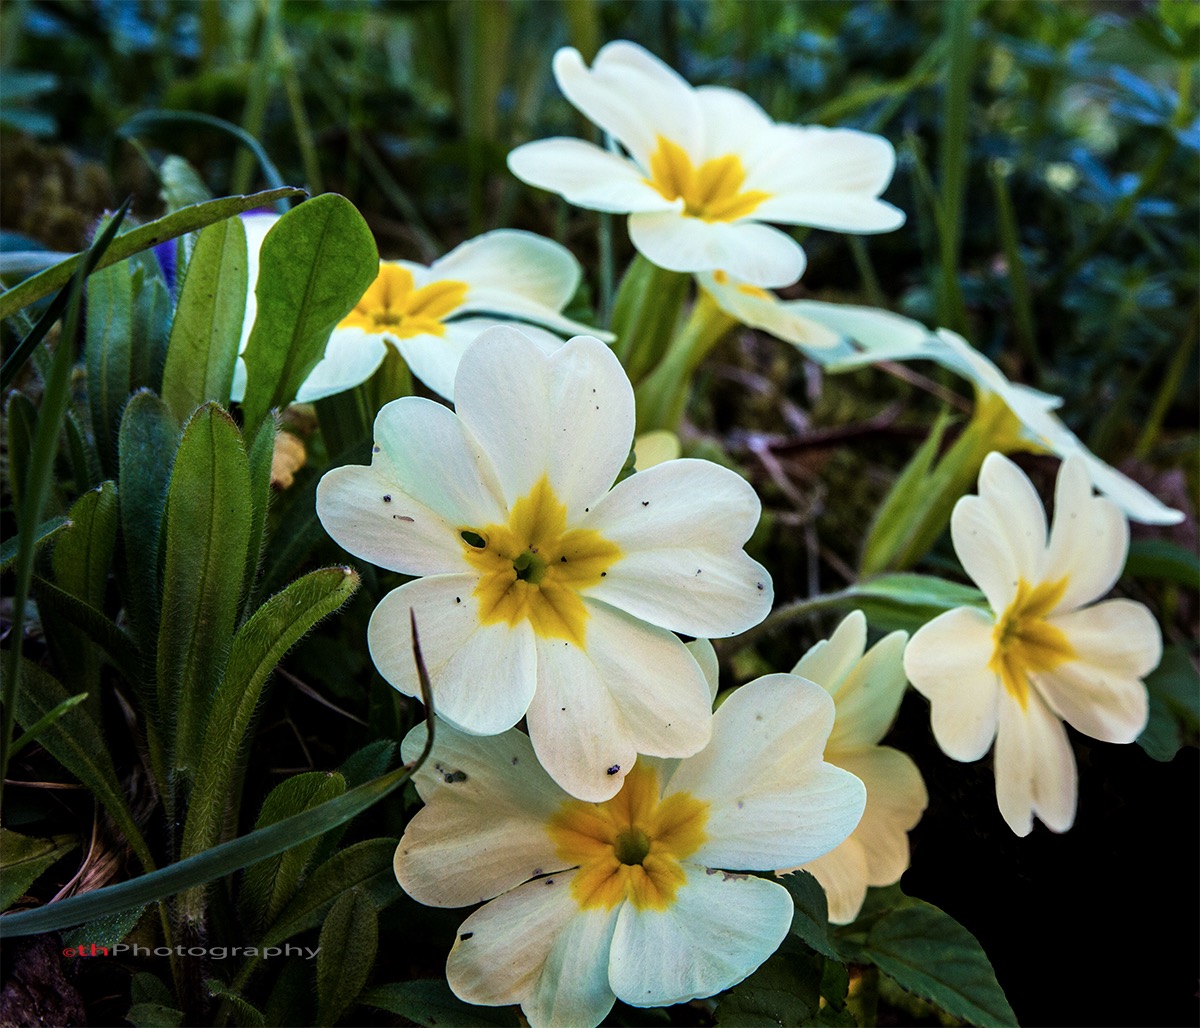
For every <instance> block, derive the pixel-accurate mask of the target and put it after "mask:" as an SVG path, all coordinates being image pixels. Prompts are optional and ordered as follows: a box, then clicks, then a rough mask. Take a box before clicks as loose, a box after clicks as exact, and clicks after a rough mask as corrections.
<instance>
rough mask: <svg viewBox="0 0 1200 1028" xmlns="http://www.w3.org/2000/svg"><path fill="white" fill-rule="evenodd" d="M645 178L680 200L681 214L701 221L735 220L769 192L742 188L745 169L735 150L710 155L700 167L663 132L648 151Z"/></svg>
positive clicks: (669, 195)
mask: <svg viewBox="0 0 1200 1028" xmlns="http://www.w3.org/2000/svg"><path fill="white" fill-rule="evenodd" d="M647 181H648V182H649V183H650V185H652V186H653V187H654V188H655V189H656V190H658V192H659V193H660V194H661V195H662V196H663V198H664V199H667V200H683V205H684V210H683V212H684V214H687V215H689V216H690V217H693V218H700V219H702V220H704V221H737V220H738V219H739V218H744V217H746V216H747V215H748V214H750V213H751V212H752V211H753V210H754V209H755V208H756V207H757V206H758V205H759V204H760V203H762V202H763V201H764V200H767V199H769V197H770V194H769V193H764V192H762V190H759V189H749V190H746V191H745V192H743V191H742V185H743V183H745V181H746V169H745V168H744V167H743V166H742V162H741V159H740V158H739V157H738V156H737V155H736V154H726V155H725V156H724V157H713V158H711V159H710V160H707V161H705V162H704V163H703V164H701V165H700V167H698V168H697V167H696V166H695V165H693V164H692V160H691V158H690V157H689V156H688V155H687V151H686V150H684V149H683V147H681V146H679V145H678V144H677V143H672V142H671V141H670V140H669V139H666V138H664V137H663V136H659V137H658V149H656V150H655V151H654V153H652V154H651V155H650V178H649V179H647Z"/></svg>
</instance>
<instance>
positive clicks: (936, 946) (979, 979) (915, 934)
mask: <svg viewBox="0 0 1200 1028" xmlns="http://www.w3.org/2000/svg"><path fill="white" fill-rule="evenodd" d="M837 941H838V947H839V949H840V950H841V952H842V955H843V956H844V957H845V958H846V959H848V960H851V961H853V962H855V963H861V964H874V965H875V966H876V967H878V968H879V970H881V971H882V972H883V973H884V974H886V975H889V976H891V977H892V978H894V979H895V980H896V982H897V983H899V984H900V985H901V986H902V987H903V988H905V989H907V990H908V991H910V992H913V993H916V994H917V995H918V996H921V997H923V998H925V999H928V1000H930V1001H932V1002H933V1003H936V1004H937V1005H938V1006H939V1007H941V1008H942V1009H943V1010H945V1011H946V1012H947V1013H949V1014H952V1015H953V1016H954V1017H960V1018H962V1019H964V1020H966V1021H970V1022H971V1023H972V1024H976V1025H980V1026H981V1028H982V1026H986V1025H1015V1024H1016V1023H1017V1017H1016V1015H1015V1014H1014V1013H1013V1011H1012V1008H1011V1007H1010V1006H1009V1005H1008V1000H1007V999H1006V998H1005V996H1004V990H1003V989H1001V988H1000V985H999V983H998V982H997V981H996V973H995V971H993V970H992V965H991V962H990V961H989V960H988V958H987V956H986V955H985V954H984V952H983V949H982V947H980V945H979V942H978V940H976V938H975V936H973V935H972V934H971V933H970V932H968V931H967V930H966V929H965V928H964V927H963V926H962V925H960V924H959V923H958V922H957V921H955V920H954V919H953V918H952V917H951V916H950V915H949V914H947V913H945V912H944V911H942V910H939V909H938V908H937V907H935V906H933V905H932V904H930V903H926V902H924V901H923V900H919V899H913V898H912V897H910V896H905V895H904V893H903V892H901V891H900V887H899V886H895V885H894V886H890V887H889V888H887V889H871V890H869V892H868V895H867V901H866V903H864V904H863V909H862V912H861V913H860V914H859V918H858V920H857V921H855V922H854V924H852V925H847V926H846V927H845V928H843V929H839V930H838V932H837Z"/></svg>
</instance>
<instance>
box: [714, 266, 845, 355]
mask: <svg viewBox="0 0 1200 1028" xmlns="http://www.w3.org/2000/svg"><path fill="white" fill-rule="evenodd" d="M696 278H697V279H698V280H699V282H700V285H701V286H702V287H703V289H704V290H705V291H706V292H707V293H709V294H710V295H711V296H712V298H713V299H714V300H715V301H716V303H717V306H718V307H720V308H721V310H723V311H724V312H725V313H726V314H728V315H729V316H730V317H732V318H736V319H737V320H738V321H740V322H741V323H742V324H743V325H749V326H750V327H751V328H757V329H761V330H762V331H764V332H770V333H771V335H773V336H775V338H777V339H782V340H784V341H785V342H788V343H792V344H794V345H796V346H805V347H813V348H814V349H823V348H826V347H831V346H836V345H837V344H838V342H839V341H840V340H841V336H840V334H839V333H837V332H835V331H833V330H831V329H828V328H826V327H825V326H823V325H819V324H817V323H816V322H814V321H813V320H811V319H810V318H806V317H804V316H802V315H801V314H800V313H798V311H797V310H796V308H795V306H794V304H792V303H787V302H785V301H783V300H780V299H779V298H778V297H777V296H774V295H773V294H771V293H768V292H766V291H764V290H762V289H759V288H758V287H757V286H748V285H746V284H745V283H742V282H736V281H734V280H733V279H730V278H729V277H728V276H727V275H726V274H725V273H724V272H722V273H721V274H720V275H719V276H717V275H714V274H711V273H708V272H705V273H703V274H699V275H697V276H696ZM718 279H723V280H724V281H719V280H718Z"/></svg>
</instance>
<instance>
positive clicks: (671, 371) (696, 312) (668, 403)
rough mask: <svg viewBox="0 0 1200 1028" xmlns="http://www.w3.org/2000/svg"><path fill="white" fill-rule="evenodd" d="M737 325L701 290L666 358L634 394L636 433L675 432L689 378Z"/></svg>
mask: <svg viewBox="0 0 1200 1028" xmlns="http://www.w3.org/2000/svg"><path fill="white" fill-rule="evenodd" d="M737 324H738V323H737V320H736V319H735V318H731V317H730V316H729V315H728V314H726V313H725V312H724V311H723V310H721V308H720V307H718V306H717V304H716V301H715V300H713V298H712V297H711V296H709V294H708V293H707V292H705V291H704V290H700V294H699V296H697V298H696V302H695V304H693V306H692V313H691V315H690V316H689V317H688V320H687V321H686V322H685V323H684V326H683V328H682V329H680V331H679V333H678V334H677V335H676V336H675V337H674V338H673V339H672V340H671V344H670V346H669V347H668V349H667V352H666V355H665V356H664V357H663V359H662V360H661V361H660V362H659V364H658V366H657V367H655V369H654V370H653V371H652V372H650V374H648V375H647V376H646V377H645V378H643V379H642V381H641V382H639V383H638V385H637V388H636V389H635V390H634V393H635V395H636V396H637V431H638V433H642V432H649V431H652V430H653V429H666V430H667V431H669V432H674V431H676V430H677V429H678V427H679V421H680V419H681V418H682V417H683V411H684V408H685V407H686V406H687V399H688V394H689V393H690V391H691V388H690V387H691V380H692V375H693V374H694V373H695V371H696V368H698V367H699V366H700V363H701V362H702V361H703V360H704V358H705V357H707V356H708V355H709V353H711V352H712V349H713V347H714V346H716V345H717V343H719V342H720V341H721V340H722V339H723V338H725V336H726V335H727V334H728V333H729V332H730V331H731V330H732V329H733V328H735V327H736V326H737Z"/></svg>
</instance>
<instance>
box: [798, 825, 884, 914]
mask: <svg viewBox="0 0 1200 1028" xmlns="http://www.w3.org/2000/svg"><path fill="white" fill-rule="evenodd" d="M797 870H804V871H807V872H808V873H809V874H810V875H812V876H813V877H814V878H815V879H816V880H817V881H818V882H820V883H821V888H822V889H824V890H825V902H826V903H827V904H828V906H829V922H830V924H849V923H850V922H851V921H853V920H854V919H855V918H856V917H858V912H859V911H860V910H861V909H862V905H863V900H865V899H866V898H867V854H866V851H865V850H863V846H862V843H861V842H859V841H858V839H856V838H855V837H854V836H853V835H852V836H850V838H849V839H846V840H845V841H844V842H842V843H840V844H839V845H837V846H835V847H834V848H833V849H831V850H830V851H829V852H828V853H826V854H825V855H824V856H820V857H817V859H816V860H810V861H809V862H808V863H807V864H805V865H804V866H803V868H788V870H787V872H784V871H780V872H779V873H780V874H784V873H790V872H792V871H797Z"/></svg>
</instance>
